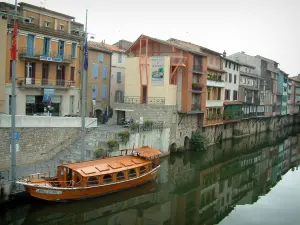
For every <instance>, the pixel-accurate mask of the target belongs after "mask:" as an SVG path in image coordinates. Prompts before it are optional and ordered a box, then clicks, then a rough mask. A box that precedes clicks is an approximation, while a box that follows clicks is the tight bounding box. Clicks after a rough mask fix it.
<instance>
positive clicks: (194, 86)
mask: <svg viewBox="0 0 300 225" xmlns="http://www.w3.org/2000/svg"><path fill="white" fill-rule="evenodd" d="M202 88H203V84H201V83H192V89H193V90H198V91H201V90H202Z"/></svg>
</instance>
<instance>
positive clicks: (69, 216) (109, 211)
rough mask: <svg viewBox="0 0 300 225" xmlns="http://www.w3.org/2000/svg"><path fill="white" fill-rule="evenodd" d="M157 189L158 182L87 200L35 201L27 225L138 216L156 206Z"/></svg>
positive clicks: (94, 221) (105, 221)
mask: <svg viewBox="0 0 300 225" xmlns="http://www.w3.org/2000/svg"><path fill="white" fill-rule="evenodd" d="M156 190H157V184H156V182H149V183H146V184H143V185H141V186H139V187H136V188H135V189H128V190H124V191H121V192H118V193H115V194H111V195H105V196H101V197H97V198H93V199H86V200H83V201H73V202H68V203H61V204H58V203H46V204H45V202H44V201H35V204H34V205H32V207H31V208H30V211H29V216H28V217H27V218H26V220H25V222H24V223H23V225H27V224H28V225H29V224H30V225H32V224H37V225H38V224H64V225H67V224H103V225H104V224H108V222H107V221H108V220H110V219H111V217H112V215H118V214H122V212H126V211H130V215H131V214H132V213H133V211H136V213H138V211H139V210H142V209H143V208H148V207H150V206H151V205H153V204H155V203H156V200H157V199H158V197H157V196H156V194H157V193H156ZM127 215H128V214H127ZM132 216H133V215H132Z"/></svg>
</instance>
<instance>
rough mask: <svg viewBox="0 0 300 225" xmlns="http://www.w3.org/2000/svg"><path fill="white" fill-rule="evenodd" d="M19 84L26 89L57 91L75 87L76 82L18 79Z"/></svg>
mask: <svg viewBox="0 0 300 225" xmlns="http://www.w3.org/2000/svg"><path fill="white" fill-rule="evenodd" d="M17 84H18V85H19V86H20V87H24V88H56V89H67V88H71V87H72V86H75V81H71V80H63V79H56V80H50V79H47V78H43V79H35V78H26V77H18V78H17Z"/></svg>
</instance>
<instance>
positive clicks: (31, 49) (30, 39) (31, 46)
mask: <svg viewBox="0 0 300 225" xmlns="http://www.w3.org/2000/svg"><path fill="white" fill-rule="evenodd" d="M27 55H28V56H33V55H34V35H32V34H28V35H27Z"/></svg>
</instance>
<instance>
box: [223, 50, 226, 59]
mask: <svg viewBox="0 0 300 225" xmlns="http://www.w3.org/2000/svg"><path fill="white" fill-rule="evenodd" d="M223 57H224V58H226V52H225V50H224V52H223Z"/></svg>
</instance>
